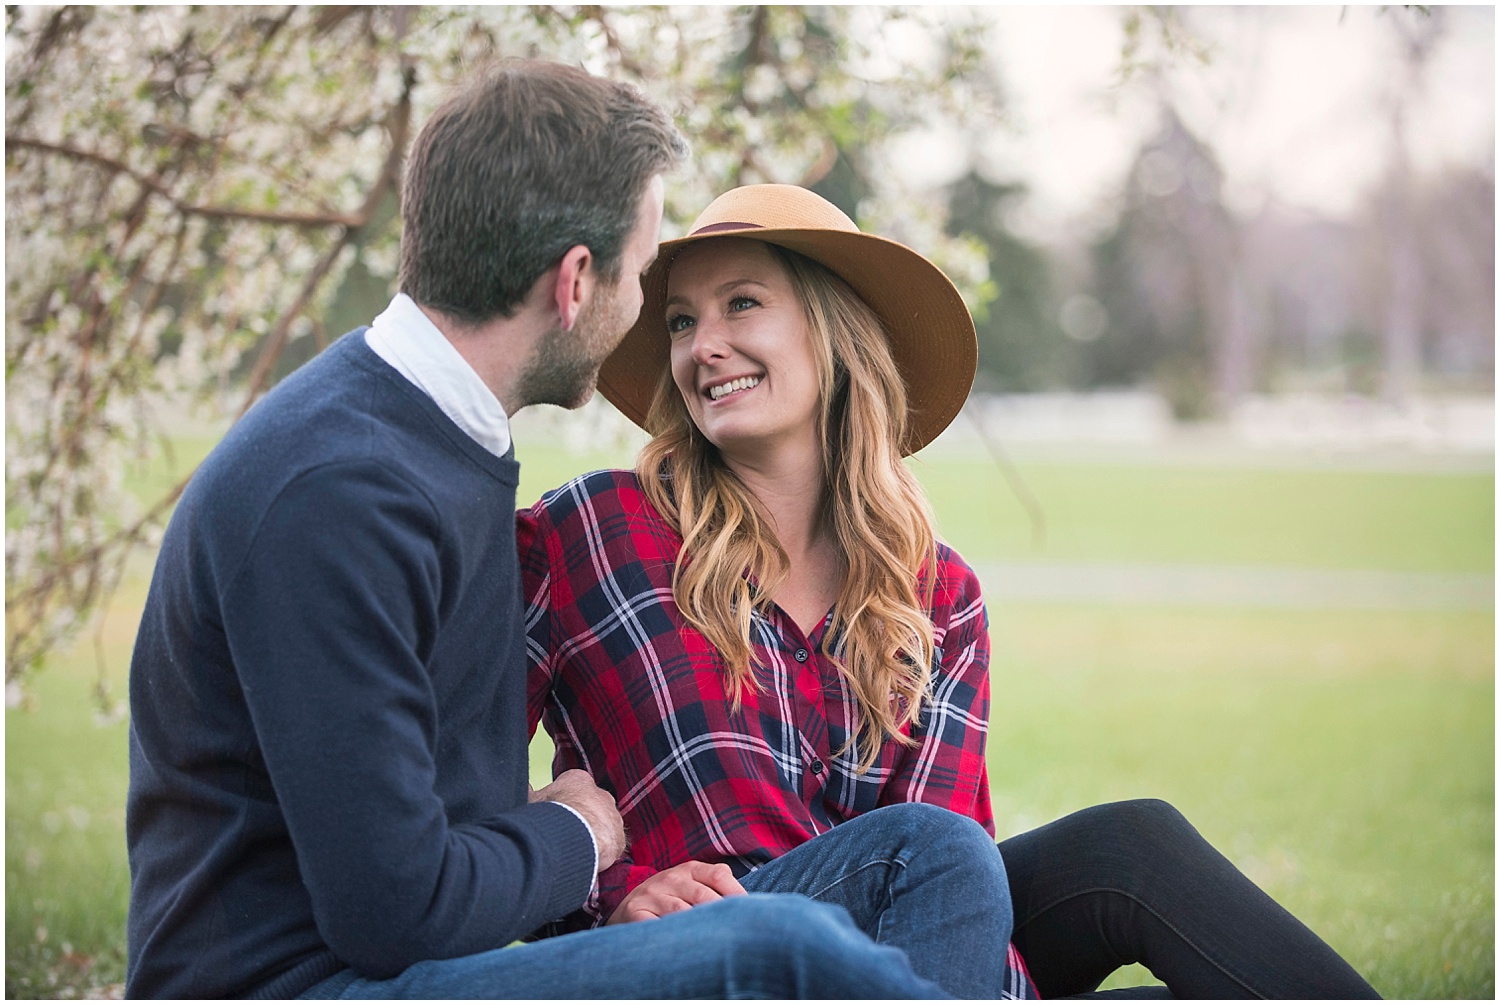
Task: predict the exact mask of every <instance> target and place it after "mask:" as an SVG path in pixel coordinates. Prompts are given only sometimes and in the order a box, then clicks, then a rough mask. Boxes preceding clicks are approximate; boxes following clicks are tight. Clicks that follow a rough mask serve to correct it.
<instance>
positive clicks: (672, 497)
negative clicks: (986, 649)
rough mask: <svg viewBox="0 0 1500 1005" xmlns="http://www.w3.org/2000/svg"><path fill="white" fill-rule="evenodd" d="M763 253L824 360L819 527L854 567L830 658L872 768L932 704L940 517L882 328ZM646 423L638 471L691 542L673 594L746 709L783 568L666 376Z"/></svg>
mask: <svg viewBox="0 0 1500 1005" xmlns="http://www.w3.org/2000/svg"><path fill="white" fill-rule="evenodd" d="M766 246H767V247H768V248H769V249H770V250H771V252H772V253H773V254H774V255H775V257H776V258H777V260H778V261H779V262H780V263H781V265H782V266H783V267H784V268H785V269H786V272H787V274H788V276H789V277H790V279H791V281H792V285H793V288H794V289H795V290H796V292H797V297H798V299H799V300H800V301H801V304H802V308H803V311H804V313H805V316H806V318H807V328H808V332H809V335H810V336H811V338H812V342H813V352H814V356H815V357H816V359H817V366H818V379H819V384H820V394H819V401H820V405H821V407H820V411H819V418H818V433H819V438H820V439H821V441H822V443H823V465H824V474H825V485H826V492H825V495H824V499H823V507H824V518H825V519H826V520H827V521H828V522H829V524H830V526H831V527H832V530H833V533H834V539H835V541H836V543H837V546H838V548H839V550H840V552H841V555H842V558H843V560H844V562H845V564H846V568H847V569H848V574H847V575H846V576H845V578H844V585H843V588H842V589H841V590H840V591H839V596H838V600H837V602H836V603H835V606H834V610H833V622H832V624H831V625H830V626H829V631H828V632H827V633H826V634H825V635H824V642H823V649H824V652H825V653H826V654H827V655H828V656H829V657H830V658H831V659H833V660H834V662H835V663H836V665H838V667H839V669H840V671H841V672H842V674H843V677H844V680H845V681H846V683H847V685H848V687H849V689H850V691H851V692H852V693H853V695H854V697H855V699H856V702H857V704H858V708H859V712H860V727H859V730H858V731H857V732H856V733H855V734H854V735H853V736H851V737H850V739H849V744H848V746H846V748H845V750H848V749H849V748H850V747H852V748H854V749H855V751H856V753H857V754H858V755H859V769H860V771H861V772H864V771H867V770H869V768H870V767H871V766H873V764H874V762H875V758H876V755H877V753H878V751H879V748H880V745H881V742H882V741H883V740H884V739H886V738H890V739H894V740H895V741H896V742H898V743H901V744H903V745H905V746H912V745H914V744H915V743H916V741H915V740H913V739H911V738H910V737H909V736H906V735H904V734H903V733H902V732H901V730H902V729H903V728H905V727H906V726H908V725H910V724H914V723H917V722H918V715H919V713H920V711H921V706H922V702H923V700H924V699H926V698H927V697H928V696H929V693H930V689H931V683H932V669H931V668H932V660H933V638H932V620H931V617H930V616H929V614H928V611H929V610H930V607H931V602H932V591H933V583H932V581H931V579H932V577H931V575H930V570H932V569H933V568H934V564H935V560H936V543H935V536H934V533H933V524H932V516H931V513H930V511H929V509H928V506H927V500H926V498H925V497H924V496H923V494H922V490H921V488H920V486H918V484H917V480H916V479H915V478H914V477H912V474H911V472H909V471H908V470H907V469H906V466H905V465H903V464H902V463H901V452H900V448H899V445H900V444H901V443H903V442H905V436H906V416H907V404H906V385H905V383H904V382H903V381H902V378H901V374H900V372H899V371H898V370H897V368H896V364H895V363H894V362H893V361H892V359H891V352H890V348H889V345H888V343H887V340H886V333H885V327H884V325H882V324H881V322H880V319H879V318H878V317H877V316H876V315H875V312H874V311H872V310H871V309H870V308H869V307H868V306H866V304H865V302H864V301H863V300H861V299H860V298H859V296H858V295H857V294H856V293H855V292H854V291H853V290H852V289H851V288H850V287H849V286H848V284H846V283H845V282H844V281H843V280H842V279H840V278H839V277H838V276H836V275H834V274H833V273H832V272H831V271H829V270H828V269H827V268H825V267H824V266H822V265H820V264H818V263H817V262H815V261H813V260H812V259H810V258H807V257H805V256H803V255H800V254H798V253H796V252H794V251H790V250H788V249H785V248H782V247H779V246H777V245H774V244H767V245H766ZM647 427H648V428H649V429H651V430H653V432H654V433H655V435H654V436H653V437H652V439H651V441H650V442H649V443H647V445H646V446H645V448H644V449H643V450H642V451H641V455H640V458H639V460H638V461H637V464H636V473H637V475H638V476H639V478H640V481H641V485H642V487H643V488H644V491H645V493H646V496H647V498H648V499H649V500H650V501H651V503H652V504H653V505H654V506H655V507H656V508H657V510H659V511H660V512H661V513H662V515H663V516H665V517H666V519H667V520H668V521H669V522H671V523H673V524H675V525H676V527H677V530H678V532H679V533H681V535H682V538H683V546H682V552H681V556H680V558H679V560H678V563H677V567H676V570H675V571H674V572H673V575H672V592H673V597H674V599H675V600H676V602H677V607H678V609H679V610H680V611H681V612H682V615H683V617H684V618H686V619H687V622H688V623H689V624H690V625H692V626H693V627H694V628H696V629H698V630H699V631H700V632H702V633H703V634H704V636H705V637H706V638H707V639H708V641H709V642H710V643H711V644H712V645H713V647H714V648H715V649H716V650H717V651H718V653H719V656H720V658H721V659H722V660H723V662H724V667H725V672H726V675H727V677H728V680H729V683H728V688H727V689H728V690H730V691H731V692H732V694H733V699H732V700H733V703H734V707H735V708H738V707H739V704H740V701H741V694H742V690H743V688H744V687H747V686H749V687H757V686H759V685H758V684H757V683H756V680H755V676H754V674H753V672H752V670H751V666H750V653H751V648H750V626H751V611H752V610H753V609H756V608H759V609H761V610H762V611H763V612H764V610H765V609H766V608H768V607H769V606H770V604H771V598H772V597H773V596H774V595H775V593H776V588H777V586H778V585H779V584H780V583H781V582H782V581H783V580H784V579H785V577H786V575H787V573H788V570H789V561H788V559H787V555H786V552H785V551H784V550H783V549H782V547H781V544H780V542H779V541H777V539H776V534H775V532H774V530H773V529H772V527H771V524H770V521H769V519H768V518H767V516H766V515H765V513H764V512H763V511H762V510H761V508H760V506H759V504H758V503H757V502H756V500H755V497H754V496H753V495H752V494H751V492H750V490H749V489H748V488H746V487H745V485H744V483H743V482H741V481H740V480H739V478H737V477H736V476H735V474H734V473H733V472H732V471H731V470H730V469H729V467H728V466H727V465H726V464H725V463H724V461H723V459H722V458H721V457H720V455H719V451H718V448H717V447H715V446H714V445H713V444H711V443H709V442H708V440H706V439H705V438H704V437H703V435H702V433H700V432H699V431H698V429H697V427H696V426H695V425H694V424H693V422H692V419H691V418H690V417H689V416H688V412H687V407H686V405H685V404H684V403H683V400H682V395H681V394H680V393H679V391H678V389H677V386H676V384H675V383H674V382H673V380H672V375H671V372H670V370H668V371H667V372H666V373H663V374H662V378H661V382H660V383H659V384H658V386H657V389H656V394H655V397H654V398H653V400H652V404H651V410H650V413H649V415H648V417H647ZM747 571H748V572H749V573H751V574H752V575H753V577H754V579H755V580H756V582H757V583H758V588H755V587H752V585H751V583H750V581H749V579H748V578H747V576H746V575H745V573H746V572H747ZM840 639H842V645H841V646H836V645H835V643H836V642H837V641H838V640H840ZM836 649H841V650H842V651H841V653H840V652H836V651H835V650H836ZM856 740H858V741H859V742H858V743H856ZM841 753H843V751H841Z"/></svg>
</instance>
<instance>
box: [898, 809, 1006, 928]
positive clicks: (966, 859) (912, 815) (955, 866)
mask: <svg viewBox="0 0 1500 1005" xmlns="http://www.w3.org/2000/svg"><path fill="white" fill-rule="evenodd" d="M875 812H876V813H888V814H890V816H891V819H892V820H894V821H897V822H898V824H899V828H898V829H899V831H900V835H901V838H900V845H901V847H900V849H898V851H897V855H898V857H899V858H901V859H903V860H905V862H906V864H907V867H908V868H922V867H925V866H928V865H932V866H935V867H937V868H939V869H941V870H943V871H958V872H961V873H963V874H964V875H966V876H968V877H970V881H971V882H972V883H973V884H974V886H975V889H976V890H978V889H981V888H992V889H994V890H995V891H997V893H999V894H1003V895H1004V896H1005V898H1006V900H1007V903H1008V902H1009V897H1010V887H1009V882H1008V880H1007V878H1006V874H1005V862H1004V860H1002V859H1001V857H1000V852H999V850H998V849H997V848H996V847H995V839H994V837H992V836H991V835H990V833H989V831H987V830H985V829H984V827H983V826H982V825H981V824H979V823H977V822H975V821H974V820H973V819H971V818H969V817H966V816H964V815H963V814H961V813H955V812H953V811H952V810H945V809H943V808H942V807H941V806H931V805H928V804H927V803H902V804H900V805H897V806H887V807H883V808H881V809H879V810H876V811H875Z"/></svg>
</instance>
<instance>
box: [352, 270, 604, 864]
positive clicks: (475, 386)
mask: <svg viewBox="0 0 1500 1005" xmlns="http://www.w3.org/2000/svg"><path fill="white" fill-rule="evenodd" d="M365 344H366V345H368V346H369V347H370V350H371V351H372V352H374V353H375V355H377V356H379V357H380V358H381V359H383V360H385V361H386V362H387V363H389V364H390V365H391V366H392V367H393V368H394V369H395V370H396V372H397V373H399V374H401V376H403V377H405V378H406V379H407V380H409V381H411V382H412V383H413V384H415V385H416V386H417V387H418V389H420V390H421V391H423V392H424V393H426V395H427V396H428V397H429V398H431V399H432V400H433V401H434V402H436V403H437V406H438V408H440V409H442V410H443V414H444V415H446V416H447V417H448V418H450V419H452V420H453V424H454V425H456V426H457V427H458V428H459V429H462V430H463V431H464V432H465V433H468V434H469V436H470V437H472V438H473V440H474V442H476V443H478V444H479V445H480V446H481V447H483V448H484V449H486V450H488V451H489V452H490V453H492V454H494V455H495V456H496V457H504V456H505V453H506V451H508V450H510V417H509V416H507V415H506V414H505V406H503V405H501V404H500V399H499V398H497V397H495V392H493V391H491V390H490V388H489V385H488V384H486V383H485V382H484V381H483V380H482V379H480V376H479V374H477V373H475V372H474V368H473V367H472V366H470V365H469V362H468V360H466V359H464V358H463V356H462V355H460V354H459V351H458V350H457V349H455V348H453V343H452V342H449V341H448V337H447V336H446V335H444V334H443V333H442V332H441V331H439V330H438V327H437V325H435V324H433V323H432V320H431V319H430V318H428V316H427V315H426V314H423V313H422V309H421V308H420V307H418V306H417V302H416V301H415V300H413V299H412V298H411V297H409V296H407V295H406V294H405V293H397V294H396V296H395V298H394V299H392V300H391V304H390V306H389V307H387V308H386V309H385V310H383V311H381V312H380V315H379V316H378V317H376V318H375V320H374V321H372V322H371V323H370V327H369V328H368V329H366V330H365ZM557 805H558V806H561V807H562V808H563V809H565V810H567V811H568V812H569V813H571V814H573V815H574V816H575V817H577V818H578V820H579V822H580V823H582V824H583V826H584V829H585V830H587V831H588V832H589V841H590V842H592V843H593V846H594V871H595V872H596V873H597V872H598V866H599V839H598V838H596V837H594V829H593V828H592V827H590V826H589V822H588V821H587V820H585V819H584V817H583V814H582V813H579V812H578V811H577V810H575V809H574V808H573V807H571V806H569V805H568V804H567V803H558V804H557ZM594 885H595V886H596V887H597V886H598V879H597V877H596V878H595V884H594Z"/></svg>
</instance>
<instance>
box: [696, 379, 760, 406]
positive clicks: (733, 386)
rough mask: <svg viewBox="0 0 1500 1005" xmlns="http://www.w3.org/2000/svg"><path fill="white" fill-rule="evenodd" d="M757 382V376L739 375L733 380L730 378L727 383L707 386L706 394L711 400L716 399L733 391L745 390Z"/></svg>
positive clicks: (758, 381) (758, 380)
mask: <svg viewBox="0 0 1500 1005" xmlns="http://www.w3.org/2000/svg"><path fill="white" fill-rule="evenodd" d="M759 383H760V378H759V377H740V378H737V379H735V380H731V381H729V382H728V383H725V384H720V385H718V386H717V387H711V388H709V389H708V396H709V397H710V398H712V399H713V400H715V401H718V400H719V399H720V398H722V397H724V395H726V394H732V393H734V392H735V391H746V390H749V389H750V388H752V387H754V386H755V385H756V384H759Z"/></svg>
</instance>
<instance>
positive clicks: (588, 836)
mask: <svg viewBox="0 0 1500 1005" xmlns="http://www.w3.org/2000/svg"><path fill="white" fill-rule="evenodd" d="M520 809H521V810H522V811H523V812H525V813H526V814H527V815H528V816H532V817H534V823H535V826H536V827H537V830H538V831H539V832H540V833H541V835H542V836H543V839H544V841H545V842H546V845H545V847H546V848H547V849H548V850H549V851H550V853H551V856H550V857H551V862H550V863H549V864H550V865H551V869H550V870H549V872H550V875H551V876H552V889H551V892H550V895H549V896H548V898H547V905H546V908H547V914H546V918H547V920H548V921H552V920H555V919H557V918H561V917H562V916H563V915H565V914H571V913H572V912H573V911H576V910H578V908H579V907H580V906H582V904H583V903H584V901H585V900H587V899H588V896H589V894H590V893H591V892H592V891H593V889H594V876H595V873H596V871H597V867H598V854H599V853H598V849H597V848H596V847H595V844H594V833H593V831H592V830H591V829H590V828H589V825H588V824H587V823H585V822H584V820H583V817H582V816H580V815H579V814H578V813H577V812H576V811H575V810H573V808H572V807H569V806H564V805H563V804H561V803H554V802H547V801H543V802H539V803H528V804H527V805H526V806H524V807H521V808H520Z"/></svg>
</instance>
